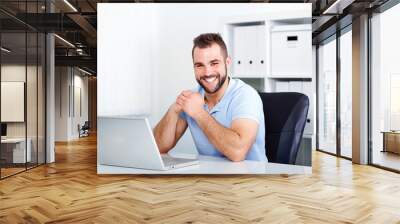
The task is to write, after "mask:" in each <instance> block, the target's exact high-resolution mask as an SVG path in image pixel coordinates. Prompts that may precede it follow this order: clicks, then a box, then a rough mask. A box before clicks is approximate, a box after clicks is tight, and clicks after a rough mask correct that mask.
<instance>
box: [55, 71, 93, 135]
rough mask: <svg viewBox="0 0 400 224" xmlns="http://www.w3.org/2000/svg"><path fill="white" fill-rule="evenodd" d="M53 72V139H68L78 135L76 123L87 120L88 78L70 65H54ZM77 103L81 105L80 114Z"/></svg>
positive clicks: (82, 122) (81, 123)
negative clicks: (54, 74) (54, 76)
mask: <svg viewBox="0 0 400 224" xmlns="http://www.w3.org/2000/svg"><path fill="white" fill-rule="evenodd" d="M55 73H56V80H55V123H56V127H55V140H56V141H69V140H72V139H76V138H78V137H79V133H78V124H80V125H83V124H84V122H85V121H87V120H88V78H87V76H83V75H84V74H83V73H82V72H80V71H79V70H77V69H76V68H72V67H56V71H55ZM79 89H80V94H81V97H80V100H81V103H79V102H78V100H79V98H78V97H77V96H78V92H77V90H79ZM77 104H80V105H82V108H81V109H82V114H81V113H79V108H78V107H77V106H76V105H77ZM74 110H75V111H74Z"/></svg>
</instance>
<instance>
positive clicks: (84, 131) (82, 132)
mask: <svg viewBox="0 0 400 224" xmlns="http://www.w3.org/2000/svg"><path fill="white" fill-rule="evenodd" d="M89 129H90V125H89V121H85V123H84V124H83V125H82V126H80V125H79V124H78V131H79V138H80V137H87V136H89Z"/></svg>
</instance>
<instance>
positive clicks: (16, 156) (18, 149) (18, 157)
mask: <svg viewBox="0 0 400 224" xmlns="http://www.w3.org/2000/svg"><path fill="white" fill-rule="evenodd" d="M27 142H28V144H27V146H28V147H26V154H25V138H6V139H1V144H11V145H14V147H13V160H12V162H13V163H25V160H26V159H27V162H30V161H31V144H32V141H31V139H30V138H27Z"/></svg>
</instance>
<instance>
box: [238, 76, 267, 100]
mask: <svg viewBox="0 0 400 224" xmlns="http://www.w3.org/2000/svg"><path fill="white" fill-rule="evenodd" d="M235 82H236V83H235V87H234V89H233V91H232V96H233V97H234V98H238V97H239V98H241V99H243V98H245V99H248V98H252V99H254V98H255V99H257V98H260V95H259V94H258V92H257V90H255V89H254V88H253V87H252V86H250V85H249V84H247V83H245V82H243V81H242V80H240V79H235Z"/></svg>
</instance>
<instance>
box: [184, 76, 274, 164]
mask: <svg viewBox="0 0 400 224" xmlns="http://www.w3.org/2000/svg"><path fill="white" fill-rule="evenodd" d="M195 92H199V93H200V94H201V95H202V96H203V97H204V92H205V91H204V89H203V88H202V87H201V86H199V87H198V88H197V90H195ZM204 109H205V110H206V111H207V112H208V113H209V114H210V115H211V116H212V117H214V118H215V120H217V121H218V123H219V124H221V125H223V126H224V127H226V128H230V127H231V124H232V121H233V120H235V119H238V118H248V119H252V120H255V121H257V123H258V131H257V137H256V140H255V142H254V144H253V145H252V146H251V148H250V150H249V152H248V153H247V156H246V160H257V161H267V157H266V156H265V126H264V111H263V105H262V101H261V98H260V96H259V94H258V93H257V91H256V90H255V89H253V88H252V87H251V86H249V85H248V84H246V83H244V82H243V81H242V80H240V79H232V78H231V79H230V81H229V85H228V88H227V89H226V92H225V94H224V96H223V97H222V99H221V100H220V101H219V102H218V103H217V104H216V105H215V106H214V108H212V109H211V111H210V110H209V109H208V106H207V104H204ZM180 117H181V118H183V119H185V120H186V122H187V123H188V126H189V129H190V132H191V134H192V137H193V140H194V143H195V145H196V148H197V151H198V152H199V154H201V155H208V156H219V157H224V155H223V154H221V153H220V152H219V151H218V150H217V149H216V148H215V147H214V145H212V144H211V143H210V142H209V141H208V138H207V136H206V135H205V134H204V133H203V131H202V130H201V129H200V127H199V126H198V125H197V123H196V121H195V120H194V119H193V118H192V117H190V116H189V115H187V114H186V113H185V112H182V113H181V114H180Z"/></svg>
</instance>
